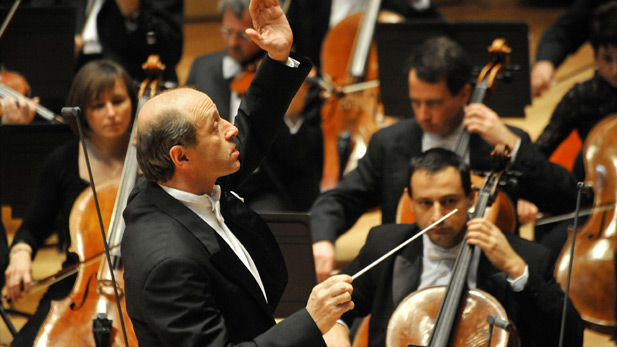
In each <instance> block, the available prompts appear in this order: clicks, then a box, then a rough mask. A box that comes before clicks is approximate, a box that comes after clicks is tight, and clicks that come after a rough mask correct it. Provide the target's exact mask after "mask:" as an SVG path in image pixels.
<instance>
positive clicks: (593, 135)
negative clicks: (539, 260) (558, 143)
mask: <svg viewBox="0 0 617 347" xmlns="http://www.w3.org/2000/svg"><path fill="white" fill-rule="evenodd" d="M583 153H584V156H583V159H584V163H585V184H586V185H587V186H590V187H591V188H592V189H593V193H594V199H593V208H592V209H591V214H590V216H589V218H588V219H587V221H586V222H585V224H584V225H583V226H582V227H581V228H580V230H576V231H572V230H570V231H569V234H568V241H567V242H566V245H570V244H571V243H572V238H575V240H574V241H575V248H574V252H573V254H572V256H570V247H567V246H566V247H564V248H563V250H562V251H561V254H560V255H559V258H558V259H557V263H556V265H555V278H556V279H557V281H558V282H559V283H560V284H561V286H562V288H563V289H564V290H565V287H566V283H567V277H568V270H569V263H570V261H572V269H571V271H572V274H571V281H570V291H569V296H570V299H571V300H572V302H573V303H574V306H576V308H577V310H578V311H579V313H580V315H581V317H582V318H583V320H584V321H585V322H586V325H587V327H589V328H591V329H592V330H595V331H597V332H600V333H613V332H615V331H616V330H617V318H616V316H615V314H616V307H615V305H616V304H617V285H616V279H615V277H616V273H615V266H616V265H615V252H616V251H617V229H616V227H617V213H616V212H617V211H616V210H617V204H616V202H617V186H616V185H617V164H615V163H616V162H617V114H616V115H612V116H608V117H606V118H604V119H603V120H602V121H600V122H599V123H598V124H596V125H595V127H594V128H593V129H592V130H591V132H590V133H589V135H588V136H587V138H586V139H585V142H584V145H583ZM571 257H572V259H570V258H571Z"/></svg>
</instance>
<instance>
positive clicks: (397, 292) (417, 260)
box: [392, 238, 422, 307]
mask: <svg viewBox="0 0 617 347" xmlns="http://www.w3.org/2000/svg"><path fill="white" fill-rule="evenodd" d="M416 241H417V242H412V243H411V244H410V245H409V246H407V247H405V249H403V251H402V252H401V253H400V254H399V255H397V256H396V258H395V259H394V269H393V272H392V275H393V279H392V301H393V303H394V306H395V307H396V306H397V305H398V303H399V302H401V301H402V300H403V299H404V298H405V297H406V296H407V295H409V294H410V293H412V292H414V291H415V290H416V289H417V288H418V286H419V285H420V274H421V273H422V239H421V238H420V239H419V240H416Z"/></svg>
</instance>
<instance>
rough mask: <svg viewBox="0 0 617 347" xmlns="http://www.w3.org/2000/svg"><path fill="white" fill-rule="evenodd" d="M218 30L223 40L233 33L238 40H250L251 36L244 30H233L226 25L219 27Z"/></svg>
mask: <svg viewBox="0 0 617 347" xmlns="http://www.w3.org/2000/svg"><path fill="white" fill-rule="evenodd" d="M219 31H220V32H221V35H223V38H224V39H225V40H228V39H229V38H231V37H232V36H233V35H236V36H237V37H238V39H239V40H247V41H250V40H251V38H250V37H249V36H248V35H247V34H246V33H245V32H244V31H233V30H231V29H229V28H228V27H219Z"/></svg>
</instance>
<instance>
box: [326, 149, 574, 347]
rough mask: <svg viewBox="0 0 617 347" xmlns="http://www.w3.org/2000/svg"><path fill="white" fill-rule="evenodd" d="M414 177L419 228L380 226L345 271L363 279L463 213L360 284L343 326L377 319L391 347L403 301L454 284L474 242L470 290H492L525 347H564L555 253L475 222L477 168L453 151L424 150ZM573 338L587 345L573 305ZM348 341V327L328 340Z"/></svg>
mask: <svg viewBox="0 0 617 347" xmlns="http://www.w3.org/2000/svg"><path fill="white" fill-rule="evenodd" d="M409 172H410V173H409V175H408V176H407V177H408V180H407V181H408V182H409V183H408V184H409V192H410V196H411V198H412V209H413V212H414V213H415V215H416V219H417V223H416V224H413V225H407V224H385V225H381V226H378V227H375V228H373V229H372V230H371V232H370V234H369V236H368V238H367V242H366V244H365V245H364V247H363V248H362V250H361V251H360V254H359V255H358V257H357V258H356V259H355V260H354V261H353V262H352V263H351V264H350V265H349V266H348V267H347V268H345V269H344V270H343V273H346V274H350V275H353V274H355V273H357V272H358V271H360V270H361V269H363V268H364V267H366V266H367V265H369V264H371V263H372V262H373V261H374V260H376V259H378V258H379V257H381V256H382V255H384V254H386V253H387V252H388V251H390V250H391V249H393V248H394V247H396V246H398V245H399V244H401V243H402V242H404V241H405V240H407V239H408V238H410V237H412V236H413V235H414V234H416V233H417V232H418V231H419V230H421V229H424V228H426V227H427V226H429V225H431V224H433V223H434V222H436V221H438V220H439V219H440V218H441V217H443V216H445V215H446V214H447V213H449V212H450V211H452V210H454V209H455V208H458V212H456V213H454V214H453V215H452V216H451V217H449V218H448V219H446V220H444V221H443V222H441V223H440V224H438V225H437V226H435V227H434V228H433V229H431V230H429V231H428V232H427V233H426V234H424V235H422V236H421V238H418V239H417V240H415V241H413V242H412V243H410V244H409V245H407V246H405V247H404V248H402V249H401V250H400V251H398V252H397V253H395V254H394V255H393V256H391V257H390V258H387V259H386V260H385V261H383V262H382V263H380V264H379V265H377V266H376V267H374V268H372V269H370V270H369V271H368V272H366V273H364V274H363V275H361V276H360V277H358V278H356V279H355V280H354V281H353V287H354V291H353V295H352V300H353V302H354V304H355V307H354V309H353V310H351V311H349V312H347V313H345V314H344V315H343V322H345V323H347V324H349V323H351V322H352V320H353V318H355V317H362V316H366V315H367V314H371V318H370V327H369V346H384V344H385V334H386V328H387V325H388V321H389V319H390V316H391V315H392V313H393V311H394V310H395V309H396V307H397V306H398V305H399V303H401V301H402V300H403V299H404V298H405V297H406V296H407V295H408V294H410V293H412V292H414V291H416V290H418V289H422V288H426V287H429V286H435V285H440V286H441V285H447V284H448V281H449V278H450V275H451V273H452V267H453V264H454V261H455V258H456V256H457V254H458V252H459V250H460V249H461V246H462V244H463V242H466V243H467V244H470V245H475V246H478V248H479V250H481V251H477V252H474V253H473V256H472V258H471V266H470V271H469V275H468V276H467V285H468V286H469V288H472V289H473V288H478V289H481V290H484V291H485V292H487V293H489V294H490V295H492V296H493V297H495V299H497V300H498V301H499V302H500V303H501V304H502V305H503V307H504V308H505V310H506V312H507V314H508V318H509V320H510V321H511V322H512V323H514V325H515V327H516V330H517V332H518V334H519V337H520V340H521V343H522V346H557V344H558V341H559V332H560V322H561V319H560V318H561V311H562V305H563V299H564V293H563V292H562V290H561V288H560V286H559V284H558V283H557V282H556V281H555V278H554V277H553V265H552V261H551V256H550V252H549V250H548V249H547V248H545V247H543V246H542V245H539V244H536V243H533V242H530V241H527V240H524V239H522V238H520V237H518V236H516V235H514V234H504V233H502V231H501V230H499V229H498V228H497V227H496V226H495V225H494V224H493V223H492V222H491V221H489V220H487V219H485V218H474V219H471V220H470V219H469V218H468V214H467V210H468V209H469V208H470V207H472V206H474V199H473V196H472V195H471V194H470V192H471V183H470V179H469V177H470V176H469V168H468V166H467V165H466V164H465V163H464V162H463V161H462V160H461V158H460V157H458V156H457V155H456V154H454V153H453V152H450V151H448V150H445V149H441V148H435V149H431V150H429V151H427V152H424V153H423V154H421V155H419V156H417V157H416V158H414V159H412V162H411V165H410V169H409ZM472 314H473V313H472ZM482 319H484V317H483V318H482ZM565 334H566V335H565V339H564V341H565V344H564V345H565V346H581V345H582V342H583V322H582V320H581V318H580V316H579V314H578V312H577V311H576V309H575V308H574V306H573V305H572V304H571V303H569V305H568V310H567V319H566V329H565ZM348 339H349V336H348V332H347V329H346V328H345V327H344V325H343V324H337V325H336V326H335V327H334V328H333V329H332V330H331V331H330V332H329V333H328V334H326V342H327V343H328V346H344V345H345V342H348ZM335 341H337V342H338V344H336V343H335Z"/></svg>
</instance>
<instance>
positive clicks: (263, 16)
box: [246, 0, 293, 62]
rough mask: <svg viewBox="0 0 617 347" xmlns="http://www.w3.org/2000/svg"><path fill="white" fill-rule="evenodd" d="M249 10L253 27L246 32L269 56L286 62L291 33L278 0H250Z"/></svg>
mask: <svg viewBox="0 0 617 347" xmlns="http://www.w3.org/2000/svg"><path fill="white" fill-rule="evenodd" d="M249 12H250V13H251V18H252V19H253V28H248V29H246V34H247V35H248V36H249V37H250V38H251V39H252V40H253V42H255V43H256V44H257V45H258V46H259V47H260V48H261V49H263V50H264V51H266V52H268V55H269V56H270V58H272V59H274V60H278V61H281V62H286V61H287V58H288V57H289V52H290V51H291V45H292V43H293V34H292V32H291V27H290V26H289V22H288V21H287V17H285V12H283V9H282V8H281V7H280V6H279V4H278V0H251V5H250V6H249Z"/></svg>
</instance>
